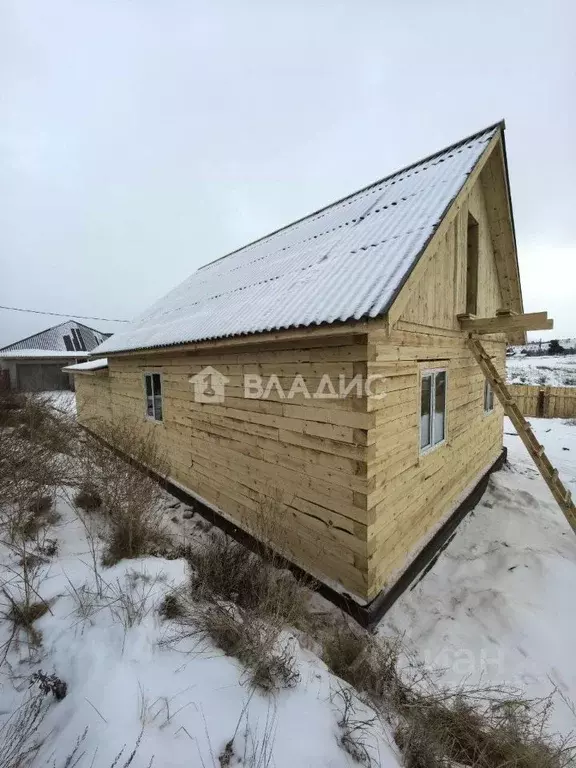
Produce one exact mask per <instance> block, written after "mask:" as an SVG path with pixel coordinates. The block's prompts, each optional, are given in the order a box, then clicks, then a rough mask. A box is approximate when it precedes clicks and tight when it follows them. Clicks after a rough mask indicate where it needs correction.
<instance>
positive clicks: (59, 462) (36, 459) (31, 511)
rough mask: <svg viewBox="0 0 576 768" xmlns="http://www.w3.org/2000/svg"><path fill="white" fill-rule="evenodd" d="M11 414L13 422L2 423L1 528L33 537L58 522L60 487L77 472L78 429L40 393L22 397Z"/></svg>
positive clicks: (7, 533) (7, 532) (6, 533)
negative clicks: (74, 450)
mask: <svg viewBox="0 0 576 768" xmlns="http://www.w3.org/2000/svg"><path fill="white" fill-rule="evenodd" d="M10 414H11V416H10V419H9V421H10V426H6V425H5V426H3V427H0V529H2V532H3V536H8V538H10V539H14V538H17V537H20V536H25V537H26V538H31V537H33V536H34V535H36V533H37V531H38V530H39V529H40V528H42V527H44V526H46V525H49V524H50V523H52V522H54V520H55V517H54V513H53V512H52V509H51V508H52V506H53V501H54V497H55V493H56V489H57V488H58V487H60V486H62V485H64V484H65V483H67V482H69V480H70V478H71V476H72V475H73V457H72V455H71V454H70V451H71V450H72V448H71V446H72V445H73V444H74V439H73V438H72V433H73V432H74V430H75V427H73V426H72V423H71V420H69V421H66V419H65V418H64V417H63V416H61V415H60V414H59V413H58V412H56V411H55V410H54V408H53V407H52V405H51V404H50V400H49V399H48V398H46V397H43V396H42V395H40V394H30V395H26V396H25V397H22V399H21V401H19V407H18V408H15V409H13V410H11V411H10ZM67 452H68V453H67Z"/></svg>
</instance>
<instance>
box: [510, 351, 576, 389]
mask: <svg viewBox="0 0 576 768" xmlns="http://www.w3.org/2000/svg"><path fill="white" fill-rule="evenodd" d="M506 374H507V379H508V383H509V384H534V385H536V384H540V385H546V386H551V387H576V355H558V356H543V357H540V356H538V357H536V356H534V357H522V356H513V357H508V358H506Z"/></svg>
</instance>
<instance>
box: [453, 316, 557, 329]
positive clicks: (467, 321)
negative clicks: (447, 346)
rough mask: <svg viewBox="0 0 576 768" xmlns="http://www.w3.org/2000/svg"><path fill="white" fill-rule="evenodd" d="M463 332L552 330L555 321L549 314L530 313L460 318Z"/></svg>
mask: <svg viewBox="0 0 576 768" xmlns="http://www.w3.org/2000/svg"><path fill="white" fill-rule="evenodd" d="M460 327H461V328H462V330H463V331H471V332H473V333H507V332H509V331H519V330H520V331H539V330H550V329H551V328H553V327H554V321H553V320H549V319H548V313H547V312H530V313H528V314H523V315H508V316H505V315H500V316H497V317H477V318H468V317H461V318H460Z"/></svg>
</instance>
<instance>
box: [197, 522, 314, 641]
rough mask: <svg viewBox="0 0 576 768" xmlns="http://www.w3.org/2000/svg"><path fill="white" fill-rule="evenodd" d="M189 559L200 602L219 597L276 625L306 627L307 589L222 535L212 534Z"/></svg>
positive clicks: (285, 572)
mask: <svg viewBox="0 0 576 768" xmlns="http://www.w3.org/2000/svg"><path fill="white" fill-rule="evenodd" d="M188 559H189V562H190V565H191V567H192V569H193V574H194V575H193V578H192V590H193V593H194V594H195V595H196V596H197V598H198V599H200V600H202V599H207V598H210V597H211V596H216V597H218V598H220V599H223V600H227V601H230V602H234V603H235V604H236V605H238V606H239V607H240V608H242V609H244V610H247V611H252V612H255V613H257V614H258V615H260V616H261V617H266V619H267V620H268V621H272V622H273V623H282V624H288V625H291V626H295V627H302V626H305V625H306V622H307V615H308V612H307V603H308V596H309V593H308V590H307V589H306V585H305V584H304V583H302V581H299V580H297V579H296V578H295V577H294V576H293V575H292V574H291V573H290V572H289V571H287V570H282V571H281V570H279V569H277V568H276V567H275V566H274V565H273V564H272V563H270V562H267V561H265V560H263V559H262V557H261V556H260V555H259V554H256V553H254V552H250V550H248V549H247V548H246V547H244V546H243V545H242V544H239V543H238V542H236V541H234V540H233V539H231V538H230V537H228V536H225V535H224V534H222V533H221V532H220V531H217V530H213V531H211V532H210V533H209V535H208V537H207V540H206V541H203V542H202V544H201V546H197V547H193V548H192V549H191V550H190V552H189V554H188Z"/></svg>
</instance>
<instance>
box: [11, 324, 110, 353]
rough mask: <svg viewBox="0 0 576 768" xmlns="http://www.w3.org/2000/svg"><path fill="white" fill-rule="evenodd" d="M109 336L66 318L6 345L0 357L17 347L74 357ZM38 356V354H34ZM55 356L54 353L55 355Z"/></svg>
mask: <svg viewBox="0 0 576 768" xmlns="http://www.w3.org/2000/svg"><path fill="white" fill-rule="evenodd" d="M108 336H110V334H109V333H101V332H100V331H97V330H95V329H94V328H90V327H89V326H88V325H84V323H79V322H78V321H76V320H66V321H65V322H63V323H59V324H58V325H54V326H52V328H47V329H46V330H45V331H40V333H35V334H33V335H32V336H27V337H26V338H25V339H20V341H15V342H14V343H13V344H9V345H8V346H7V347H2V348H1V349H0V357H6V355H5V354H4V353H5V352H13V351H16V350H19V349H27V350H28V351H29V352H31V351H32V350H34V351H38V350H44V351H46V350H50V351H51V352H67V353H68V356H69V357H74V353H75V352H80V357H82V353H83V352H90V351H91V350H93V349H94V347H97V346H98V344H101V343H102V342H103V341H104V340H105V339H107V338H108ZM35 356H36V357H38V356H39V355H35ZM55 357H56V355H55Z"/></svg>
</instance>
